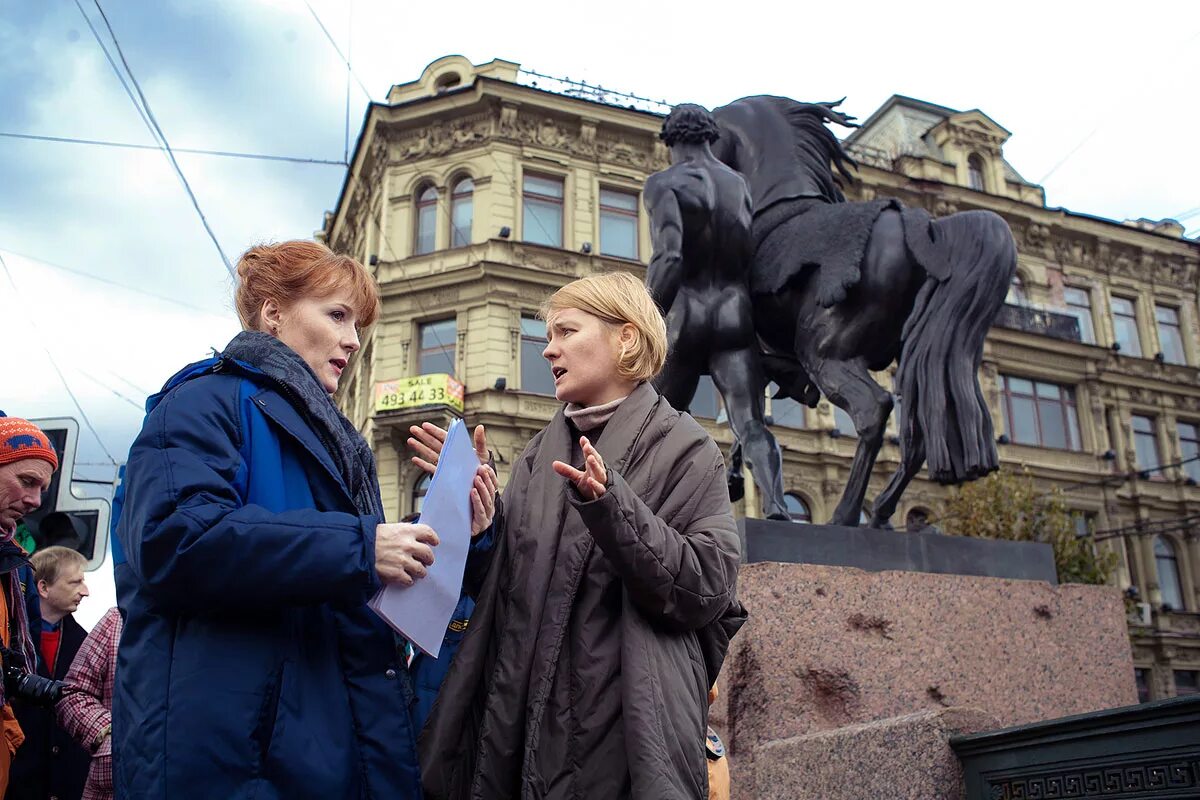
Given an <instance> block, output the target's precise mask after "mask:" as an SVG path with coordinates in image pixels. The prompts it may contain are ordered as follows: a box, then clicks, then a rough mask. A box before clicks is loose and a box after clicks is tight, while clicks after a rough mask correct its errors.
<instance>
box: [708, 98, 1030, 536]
mask: <svg viewBox="0 0 1200 800" xmlns="http://www.w3.org/2000/svg"><path fill="white" fill-rule="evenodd" d="M838 105H840V101H839V102H836V103H801V102H797V101H795V100H791V99H788V98H784V97H770V96H757V97H746V98H743V99H741V100H737V101H735V102H733V103H730V104H729V105H726V106H723V107H721V108H718V109H716V110H715V111H713V114H712V115H713V117H714V118H715V119H716V122H717V126H718V129H719V133H720V137H719V138H718V139H717V141H715V142H713V144H712V151H713V153H714V154H715V155H716V156H717V158H718V159H720V160H721V161H723V162H724V163H725V164H727V165H728V166H730V167H732V168H733V169H734V170H736V171H737V172H739V173H741V174H742V176H743V177H744V178H745V180H746V184H747V186H748V188H749V190H750V194H751V199H752V208H753V229H752V230H753V239H754V257H753V261H752V265H751V268H750V269H751V275H750V286H751V297H752V307H753V314H754V324H755V329H756V331H757V334H758V337H759V340H760V343H761V344H762V346H763V352H764V356H763V358H764V365H765V368H766V372H767V373H768V376H769V377H770V378H771V379H772V380H774V381H775V383H777V384H778V385H779V386H780V390H779V393H778V394H777V395H776V396H777V397H786V396H790V397H794V398H795V399H797V400H799V401H801V402H804V403H806V404H807V405H809V406H815V405H816V403H817V401H818V400H819V395H824V396H825V397H827V398H828V399H829V400H830V401H831V402H833V403H834V404H835V405H837V406H838V407H840V408H842V409H843V410H845V411H846V412H847V413H848V414H849V415H850V418H851V419H852V420H853V422H854V426H855V429H856V431H857V433H858V446H857V449H856V451H855V454H854V461H853V463H852V464H851V467H850V478H849V480H848V481H847V484H846V489H845V492H844V493H843V495H842V499H841V501H840V502H839V503H838V506H837V509H836V510H835V512H834V514H833V518H832V519H831V520H830V522H831V524H835V525H847V526H857V525H858V523H859V515H860V513H861V511H862V510H863V507H864V506H863V504H864V498H865V495H866V492H867V484H868V481H869V480H870V477H871V471H872V468H873V467H874V464H875V459H876V457H877V456H878V454H879V450H880V448H881V446H882V444H883V438H884V430H885V427H886V425H887V420H888V417H889V416H890V415H891V412H892V408H893V400H892V395H891V393H889V392H888V391H887V390H885V389H884V388H883V387H881V386H880V385H879V384H878V383H876V382H875V380H874V379H872V378H871V376H870V374H869V372H870V371H878V370H883V369H886V368H887V367H889V366H890V365H891V364H892V362H893V361H896V360H897V359H898V361H899V364H898V367H897V371H896V380H895V387H894V388H895V391H896V394H898V395H899V397H900V418H899V429H900V453H901V458H900V467H899V469H898V470H897V471H896V473H895V474H894V475H893V476H892V478H891V481H890V482H889V483H888V485H887V487H886V488H885V489H884V490H883V492H882V493H881V494H880V495H879V497H878V498H877V499H876V500H875V503H874V505H873V508H872V514H871V522H870V524H871V526H872V527H890V522H889V520H890V518H891V517H892V515H893V514H894V513H895V511H896V506H897V503H898V501H899V499H900V495H901V494H902V493H903V491H904V489H905V487H906V486H907V485H908V483H909V482H910V481H911V480H912V479H913V478H914V477H915V476H916V474H917V473H918V472H919V471H920V469H921V466H922V465H923V464H924V463H926V462H928V465H929V475H930V477H931V478H932V479H933V480H934V481H937V482H939V483H943V484H959V483H963V482H966V481H970V480H974V479H976V478H980V477H982V476H984V475H986V474H987V473H989V472H992V471H994V470H996V469H997V468H998V467H999V461H998V456H997V453H996V446H995V439H994V432H993V428H992V420H991V416H990V414H989V413H988V409H987V405H986V403H985V401H984V398H983V392H982V390H981V389H980V386H979V380H978V371H979V365H980V361H981V359H982V356H983V343H984V337H985V336H986V335H987V332H988V329H989V327H990V326H991V323H992V320H993V319H994V318H995V316H996V314H997V312H998V311H999V310H1000V307H1001V305H1002V304H1003V302H1004V297H1005V294H1006V293H1007V291H1008V287H1009V284H1010V283H1011V281H1012V278H1013V275H1014V274H1015V272H1016V263H1017V251H1016V244H1015V243H1014V241H1013V236H1012V232H1011V231H1010V230H1009V228H1008V225H1007V224H1006V223H1005V222H1004V220H1003V219H1002V218H1001V217H1000V216H999V215H997V214H994V213H992V212H990V211H979V210H977V211H965V212H961V213H957V214H951V215H949V216H946V217H942V218H938V219H934V218H932V217H931V216H930V215H929V214H928V213H927V212H926V211H924V210H923V209H919V208H904V207H903V206H901V204H900V203H899V202H898V201H895V200H875V201H871V202H867V203H849V202H846V198H845V196H844V195H843V193H842V191H841V186H840V182H839V179H841V178H844V179H847V180H853V177H852V175H851V174H850V172H849V171H848V169H847V167H848V166H849V167H856V166H857V165H856V164H855V162H854V161H853V159H852V158H851V157H850V156H849V155H848V154H847V153H846V151H845V150H844V149H843V148H842V145H841V143H840V142H839V141H838V140H837V138H836V137H835V136H834V135H833V133H832V132H831V131H830V129H829V127H828V126H827V124H826V123H828V122H833V123H837V124H840V125H844V126H847V127H853V126H854V123H853V118H852V117H849V116H847V115H845V114H843V113H841V112H839V111H838V110H837V106H838ZM835 168H836V170H837V174H835V172H834V170H835ZM739 456H740V454H735V460H737V459H738V458H739Z"/></svg>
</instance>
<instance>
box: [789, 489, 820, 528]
mask: <svg viewBox="0 0 1200 800" xmlns="http://www.w3.org/2000/svg"><path fill="white" fill-rule="evenodd" d="M788 500H795V501H796V502H797V503H799V504H800V507H801V508H802V509H804V511H803V512H793V511H792V509H791V507H789V506H788V504H787V501H788ZM783 502H784V507H785V508H787V512H788V517H789V518H790V519H791V521H792V522H795V523H797V524H800V525H811V524H812V522H813V513H812V504H811V503H809V502H808V499H807V498H805V497H804V495H802V494H800V493H799V492H784V493H783Z"/></svg>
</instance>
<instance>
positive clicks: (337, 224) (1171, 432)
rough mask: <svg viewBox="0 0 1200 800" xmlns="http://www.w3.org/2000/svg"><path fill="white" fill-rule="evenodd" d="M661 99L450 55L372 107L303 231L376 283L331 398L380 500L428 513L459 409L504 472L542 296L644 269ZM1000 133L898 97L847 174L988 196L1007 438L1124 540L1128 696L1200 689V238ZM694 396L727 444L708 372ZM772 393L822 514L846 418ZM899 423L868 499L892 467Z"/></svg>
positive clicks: (543, 399) (534, 395) (1110, 539)
mask: <svg viewBox="0 0 1200 800" xmlns="http://www.w3.org/2000/svg"><path fill="white" fill-rule="evenodd" d="M666 110H667V108H666V106H664V105H663V104H661V103H655V102H652V101H648V100H645V99H644V98H638V97H634V96H630V95H618V94H615V93H611V92H608V91H606V90H604V89H601V88H599V87H594V86H588V85H586V84H575V83H570V82H566V81H560V80H557V79H553V78H548V77H546V76H542V75H537V74H535V73H530V72H527V71H524V70H521V69H520V67H519V66H518V65H517V64H513V63H510V62H505V61H493V62H491V63H489V64H484V65H479V66H476V65H473V64H471V63H470V62H469V61H467V60H466V59H464V58H462V57H459V56H449V57H446V58H442V59H439V60H438V61H435V62H434V63H433V64H430V65H429V66H428V67H427V68H426V69H425V71H424V73H423V74H422V75H421V77H420V79H419V80H417V81H415V82H413V83H408V84H402V85H398V86H395V87H393V88H392V90H391V92H390V93H389V95H388V99H387V103H386V104H374V105H372V106H371V107H370V109H369V112H368V114H367V118H366V122H365V124H364V127H363V130H362V132H361V134H360V136H359V139H358V143H357V146H356V149H355V155H354V159H353V162H352V166H351V168H350V170H349V173H348V176H347V179H346V182H345V184H344V186H343V189H342V192H341V196H340V197H339V199H338V204H337V207H336V210H335V211H333V212H331V213H329V214H327V215H326V219H325V223H324V226H323V229H322V230H321V231H320V232H319V233H318V237H319V238H322V239H324V240H325V241H327V242H328V243H329V244H330V246H331V247H333V248H334V249H335V250H337V251H339V252H344V253H349V254H351V255H353V256H355V257H357V258H359V259H361V260H362V261H363V262H364V263H367V264H370V265H371V267H370V268H371V269H372V271H373V272H374V274H375V276H376V278H377V279H378V281H379V284H380V286H381V288H382V291H383V314H382V316H381V318H380V321H379V322H378V323H377V324H376V325H375V327H374V328H373V329H372V330H371V331H369V332H368V333H367V336H366V338H365V340H364V343H363V350H362V353H361V357H360V358H358V359H356V360H355V362H354V364H353V365H352V367H351V369H350V370H349V372H348V373H347V376H346V378H345V379H343V381H342V386H341V388H340V389H339V392H338V400H339V402H340V404H341V405H342V407H343V409H345V411H346V412H347V414H348V415H349V416H350V418H351V419H352V420H353V421H354V422H355V424H357V425H358V426H359V428H360V429H361V430H362V431H363V432H364V433H365V434H366V435H367V437H368V439H369V440H370V441H371V442H372V445H373V446H374V449H375V451H376V454H377V456H378V459H379V466H380V480H381V483H382V486H383V491H384V504H385V508H386V509H387V513H388V515H389V518H391V519H398V518H400V517H401V516H402V515H405V514H408V513H411V512H413V511H415V510H419V508H420V504H421V500H422V497H423V495H424V490H425V487H426V486H427V481H426V480H425V479H423V478H422V474H421V473H420V471H419V470H417V469H416V468H415V467H413V466H412V465H411V464H410V462H409V460H408V455H409V454H408V452H407V448H406V446H405V439H406V438H407V435H408V433H407V432H408V427H409V425H411V424H414V423H418V422H420V421H423V420H426V419H431V420H433V421H436V422H438V423H439V424H443V425H444V424H446V423H448V422H449V421H450V420H452V419H453V418H454V417H455V416H457V415H459V414H460V413H461V414H463V415H465V417H466V419H467V421H468V422H469V423H471V424H472V425H473V424H475V423H483V424H484V425H486V426H487V428H488V438H489V442H490V443H491V446H492V449H493V450H494V452H495V454H496V458H497V461H498V467H499V471H500V477H501V480H502V481H503V480H504V479H505V478H506V477H507V473H508V470H509V467H510V465H511V463H512V461H513V459H515V458H516V457H517V456H518V455H519V454H520V452H521V451H522V449H523V448H524V446H525V443H526V442H527V441H528V440H529V439H530V438H531V437H532V436H533V434H534V433H535V432H536V431H537V430H539V429H540V428H541V427H542V426H543V425H544V424H545V423H546V422H547V421H548V420H549V419H550V417H551V416H552V415H553V414H554V412H555V411H556V410H557V408H558V403H557V402H556V401H555V400H554V397H553V383H552V380H551V378H550V375H549V371H548V369H547V367H546V365H545V362H544V361H543V359H542V358H541V351H542V348H543V347H544V345H545V339H544V335H545V326H544V325H543V324H542V323H541V322H539V321H538V320H537V319H536V317H535V314H536V311H537V309H538V307H539V305H540V304H541V302H542V300H543V299H544V298H545V297H546V296H547V295H548V294H549V293H550V292H551V291H552V290H553V289H555V288H556V287H558V286H560V285H562V284H563V283H565V282H567V281H569V280H571V279H574V278H576V277H581V276H583V275H587V274H589V273H592V272H596V271H605V270H626V271H629V272H632V273H633V274H636V275H639V276H641V275H642V274H643V272H644V269H645V263H646V262H647V261H648V260H649V257H650V252H651V245H650V239H649V230H648V225H647V218H646V214H645V212H644V210H643V208H642V204H641V197H640V188H641V186H642V183H643V181H644V180H645V178H646V177H647V176H648V175H649V174H650V173H652V172H655V171H657V170H659V169H662V168H663V167H665V166H666V165H667V163H668V161H667V153H666V150H665V149H664V148H663V146H662V145H661V143H660V142H659V141H658V139H657V133H658V130H659V127H660V125H661V122H662V114H663V113H665V111H666ZM1008 137H1009V133H1008V131H1006V130H1005V129H1004V128H1002V127H1000V125H998V124H997V123H996V122H994V121H993V120H992V119H990V118H989V117H988V116H987V115H986V114H983V113H982V112H980V111H978V110H973V111H966V112H958V111H955V110H953V109H949V108H944V107H941V106H936V105H933V104H930V103H926V102H922V101H919V100H913V99H910V98H906V97H899V96H896V97H893V98H891V99H890V100H889V101H888V102H887V103H885V104H884V106H883V107H882V108H880V109H879V110H878V111H876V112H875V113H874V114H873V115H871V117H870V118H869V119H868V120H867V121H866V122H865V123H864V124H863V126H862V127H861V128H859V129H857V130H855V131H854V133H853V134H852V135H851V136H850V137H849V138H848V139H847V140H846V141H847V146H848V147H849V149H850V151H851V152H852V154H854V155H855V157H856V158H857V159H858V161H859V163H860V169H859V177H860V179H861V180H860V182H859V183H857V184H856V185H854V186H852V187H849V188H848V191H847V194H848V196H849V198H850V199H852V200H861V199H870V198H873V197H876V196H889V197H897V198H899V199H900V200H902V201H903V202H904V203H906V204H910V205H920V206H924V207H925V208H927V209H929V210H930V211H931V212H933V213H934V214H935V215H941V214H948V213H951V212H954V211H960V210H966V209H971V208H986V209H990V210H992V211H995V212H996V213H998V214H1000V215H1001V216H1002V217H1004V218H1005V220H1006V221H1007V222H1008V223H1009V225H1010V226H1011V228H1012V230H1013V233H1014V235H1015V236H1016V240H1017V244H1018V249H1019V276H1018V279H1017V280H1016V281H1015V282H1014V285H1013V287H1012V291H1011V292H1010V295H1009V302H1008V304H1007V305H1006V306H1005V308H1004V309H1003V312H1002V314H1001V317H1000V319H999V320H998V322H997V324H996V326H995V327H994V328H993V331H992V333H991V335H990V336H989V341H988V343H987V347H986V351H985V361H984V365H983V376H982V377H983V384H984V389H985V392H986V394H987V397H988V399H989V402H990V404H991V407H992V415H993V417H994V419H995V421H996V427H997V431H998V432H999V433H1000V436H999V443H1000V454H1001V457H1002V459H1003V460H1004V462H1005V463H1006V464H1007V465H1024V466H1026V467H1028V469H1029V470H1030V471H1031V472H1032V474H1033V475H1034V476H1035V477H1036V478H1037V480H1038V481H1039V483H1040V484H1041V485H1045V486H1046V487H1047V488H1050V487H1059V488H1061V489H1063V491H1064V492H1065V495H1066V498H1067V500H1068V503H1069V505H1070V507H1071V508H1072V509H1073V510H1074V511H1076V512H1077V514H1078V519H1079V522H1080V527H1081V533H1085V532H1091V533H1094V535H1095V538H1096V540H1097V546H1098V547H1100V548H1105V549H1108V550H1111V551H1112V552H1116V553H1117V554H1118V556H1119V559H1120V564H1119V568H1118V572H1117V575H1116V577H1115V579H1114V580H1115V581H1116V582H1117V583H1118V584H1119V585H1120V586H1121V587H1122V588H1125V589H1126V590H1127V594H1128V596H1129V597H1130V600H1131V602H1130V609H1131V614H1130V636H1131V641H1132V644H1133V652H1134V661H1135V664H1136V667H1137V671H1138V672H1137V677H1138V683H1139V688H1140V690H1141V691H1142V694H1143V697H1145V698H1157V697H1164V696H1170V695H1173V694H1176V693H1185V692H1190V691H1195V690H1196V687H1197V683H1198V680H1197V679H1198V678H1200V591H1198V588H1200V527H1196V526H1197V525H1200V487H1198V486H1197V485H1196V483H1197V481H1200V460H1194V461H1187V459H1190V458H1193V457H1200V319H1198V316H1200V306H1198V305H1197V289H1198V284H1197V281H1198V277H1200V246H1198V245H1197V243H1196V242H1195V241H1192V240H1188V239H1185V238H1183V228H1182V227H1181V226H1180V225H1178V224H1177V223H1174V222H1172V221H1163V222H1149V221H1147V220H1138V221H1135V222H1126V223H1117V222H1113V221H1110V220H1105V219H1101V218H1097V217H1090V216H1087V215H1084V214H1078V213H1073V212H1069V211H1066V210H1063V209H1056V208H1047V207H1046V205H1045V195H1044V192H1043V191H1042V189H1041V187H1039V186H1037V185H1034V184H1031V183H1029V182H1028V181H1026V180H1025V179H1023V178H1022V177H1021V176H1020V174H1018V173H1017V171H1016V170H1015V169H1013V168H1012V167H1011V166H1010V165H1009V164H1008V163H1007V162H1006V161H1005V160H1004V157H1003V146H1004V143H1005V141H1006V140H1007V139H1008ZM418 376H426V377H424V378H419V377H418ZM879 377H880V379H881V380H882V381H884V384H883V385H885V386H887V385H889V384H888V383H887V382H886V381H887V380H888V376H886V375H885V376H879ZM692 412H693V414H694V415H695V416H697V417H698V418H700V419H701V420H702V421H705V422H706V424H707V426H708V428H709V430H710V431H711V432H712V434H713V436H714V438H715V439H716V440H717V441H718V442H719V443H720V444H721V445H722V446H723V447H726V448H728V446H729V444H730V443H731V436H730V432H729V428H728V426H727V425H724V424H723V423H722V417H721V409H720V404H719V398H718V397H717V395H716V392H715V389H714V388H713V386H712V383H711V381H708V380H707V379H706V380H705V381H703V382H702V383H701V387H700V390H699V391H698V393H697V397H696V400H695V401H694V403H693V408H692ZM768 412H769V413H770V414H771V416H772V419H773V424H774V430H775V434H776V436H777V437H778V439H779V443H780V446H781V447H782V449H783V454H784V470H785V483H786V488H787V490H788V493H789V494H788V499H789V504H790V506H791V509H792V511H793V516H794V518H795V519H796V520H797V521H798V522H803V521H817V522H822V521H825V520H827V519H828V517H829V514H830V513H831V512H832V509H833V507H834V506H835V505H836V502H837V500H838V498H839V497H840V495H841V492H842V488H843V486H844V483H845V480H846V476H847V474H848V468H849V463H850V458H851V455H852V453H853V451H854V447H855V440H854V434H853V425H851V424H850V422H849V419H848V417H847V416H846V415H845V414H843V412H841V411H840V410H837V409H834V408H833V407H832V406H830V404H829V403H828V402H827V401H822V402H821V403H820V405H819V406H818V407H817V408H816V409H805V408H803V407H801V406H798V405H797V404H795V403H794V402H791V401H788V402H778V401H768ZM895 441H896V440H890V441H889V444H886V445H885V446H884V449H883V452H882V453H881V455H880V458H879V462H878V465H877V467H876V476H875V478H874V479H873V480H872V485H871V494H870V495H869V496H873V494H874V493H877V492H878V491H879V490H880V489H881V488H882V486H883V484H884V482H885V481H886V479H887V476H888V475H890V473H891V472H892V471H893V470H894V469H895V467H896V465H897V460H898V456H899V448H898V447H897V446H896V444H895V443H894V442H895ZM1179 462H1185V463H1179ZM945 491H946V490H945V489H943V488H942V487H940V486H936V485H934V484H931V483H929V482H928V481H923V480H921V479H918V480H917V481H915V482H914V484H913V486H912V487H911V488H910V490H909V492H908V494H907V495H906V497H905V500H904V505H903V506H902V507H901V508H900V510H899V514H898V517H899V518H900V519H904V520H906V523H907V525H908V527H909V528H919V527H922V526H924V525H925V524H926V522H927V520H929V519H931V518H935V517H936V515H937V511H938V507H939V503H940V501H941V499H942V498H943V497H944V496H945ZM735 511H736V512H737V513H739V514H745V513H751V514H753V513H754V509H753V507H752V504H751V505H747V504H745V503H739V504H738V505H737V507H736V508H735ZM897 535H902V534H897Z"/></svg>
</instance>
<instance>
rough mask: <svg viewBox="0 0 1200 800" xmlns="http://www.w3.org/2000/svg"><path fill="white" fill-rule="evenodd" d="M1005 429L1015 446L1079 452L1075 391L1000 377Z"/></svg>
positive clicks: (1009, 376)
mask: <svg viewBox="0 0 1200 800" xmlns="http://www.w3.org/2000/svg"><path fill="white" fill-rule="evenodd" d="M1001 378H1002V380H1001V390H1002V392H1003V395H1004V429H1005V430H1006V431H1007V432H1008V438H1009V439H1011V440H1012V441H1014V442H1016V443H1017V444H1032V445H1037V446H1039V447H1055V448H1058V449H1060V450H1078V449H1079V448H1080V444H1079V419H1078V417H1077V415H1076V412H1075V390H1074V389H1071V388H1069V387H1067V386H1059V385H1058V384H1055V383H1046V382H1044V381H1031V380H1029V379H1027V378H1015V377H1013V376H1011V375H1002V376H1001Z"/></svg>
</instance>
